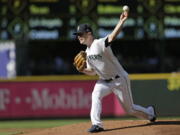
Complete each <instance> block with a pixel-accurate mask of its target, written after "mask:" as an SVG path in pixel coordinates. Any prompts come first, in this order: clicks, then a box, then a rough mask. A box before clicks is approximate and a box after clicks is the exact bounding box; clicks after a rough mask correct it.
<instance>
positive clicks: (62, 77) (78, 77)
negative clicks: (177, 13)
mask: <svg viewBox="0 0 180 135" xmlns="http://www.w3.org/2000/svg"><path fill="white" fill-rule="evenodd" d="M129 77H130V79H131V80H166V79H169V78H172V77H173V78H180V73H160V74H130V75H129ZM97 79H98V77H97V76H87V75H59V76H19V77H16V78H12V79H2V78H1V79H0V82H41V81H43V82H44V81H79V80H82V81H86V80H97Z"/></svg>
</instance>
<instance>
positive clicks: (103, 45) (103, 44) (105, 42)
mask: <svg viewBox="0 0 180 135" xmlns="http://www.w3.org/2000/svg"><path fill="white" fill-rule="evenodd" d="M98 44H99V46H100V47H101V48H102V50H103V51H105V50H106V48H107V47H109V46H110V45H111V43H109V42H108V36H106V37H104V38H100V39H99V40H98Z"/></svg>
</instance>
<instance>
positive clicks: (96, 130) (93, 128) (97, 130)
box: [88, 125, 104, 133]
mask: <svg viewBox="0 0 180 135" xmlns="http://www.w3.org/2000/svg"><path fill="white" fill-rule="evenodd" d="M101 131H104V128H102V127H100V126H98V125H92V127H91V128H90V129H89V130H88V132H90V133H96V132H101Z"/></svg>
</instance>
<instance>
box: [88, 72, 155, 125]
mask: <svg viewBox="0 0 180 135" xmlns="http://www.w3.org/2000/svg"><path fill="white" fill-rule="evenodd" d="M112 92H113V93H114V94H115V95H116V96H117V98H118V100H119V102H120V103H121V105H122V107H123V108H124V110H125V111H126V113H127V114H129V115H133V116H136V117H138V118H142V119H147V120H149V119H151V118H152V114H151V113H150V111H149V110H148V108H144V107H142V106H140V105H135V104H134V103H133V98H132V94H131V88H130V80H129V78H128V74H127V75H123V76H120V78H117V79H114V80H112V81H111V82H105V81H104V80H98V81H97V82H96V84H95V86H94V90H93V92H92V105H91V112H90V116H91V122H92V125H98V126H100V127H103V124H102V122H101V119H100V115H101V111H102V103H101V101H102V98H103V97H105V96H107V95H109V94H110V93H112Z"/></svg>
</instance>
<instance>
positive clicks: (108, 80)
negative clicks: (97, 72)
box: [104, 75, 120, 82]
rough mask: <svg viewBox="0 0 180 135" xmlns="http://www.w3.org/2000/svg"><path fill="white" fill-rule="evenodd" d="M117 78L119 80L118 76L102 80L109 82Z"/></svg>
mask: <svg viewBox="0 0 180 135" xmlns="http://www.w3.org/2000/svg"><path fill="white" fill-rule="evenodd" d="M117 78H120V76H119V75H116V76H115V77H114V78H110V79H106V80H104V81H105V82H111V81H112V80H114V79H117Z"/></svg>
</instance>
